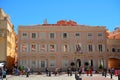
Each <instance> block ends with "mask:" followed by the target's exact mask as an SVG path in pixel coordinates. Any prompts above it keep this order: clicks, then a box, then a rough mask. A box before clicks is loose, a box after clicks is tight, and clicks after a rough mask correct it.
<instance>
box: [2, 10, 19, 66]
mask: <svg viewBox="0 0 120 80" xmlns="http://www.w3.org/2000/svg"><path fill="white" fill-rule="evenodd" d="M16 57H17V51H16V33H15V31H14V26H13V24H12V23H11V21H10V19H9V16H8V15H7V14H6V13H4V11H3V10H2V9H1V8H0V62H3V63H6V66H7V68H11V67H12V65H13V64H15V62H16V61H17V59H16Z"/></svg>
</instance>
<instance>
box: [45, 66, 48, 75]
mask: <svg viewBox="0 0 120 80" xmlns="http://www.w3.org/2000/svg"><path fill="white" fill-rule="evenodd" d="M45 72H46V75H47V76H48V68H47V67H46V69H45Z"/></svg>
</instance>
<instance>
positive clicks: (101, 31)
mask: <svg viewBox="0 0 120 80" xmlns="http://www.w3.org/2000/svg"><path fill="white" fill-rule="evenodd" d="M107 36H108V33H107V29H106V27H105V26H88V25H78V24H77V23H76V22H74V21H71V20H70V21H65V20H61V21H58V22H57V23H56V24H48V23H47V21H46V20H45V21H44V24H41V25H30V26H19V28H18V62H19V65H21V66H25V67H27V66H28V67H30V68H32V69H34V70H44V69H45V68H46V67H48V68H49V69H55V68H56V67H58V68H62V70H64V69H66V68H68V67H70V66H72V64H73V67H75V68H79V67H82V66H85V64H86V63H88V64H89V65H88V66H93V68H94V69H99V68H100V67H103V68H108V59H109V56H108V55H109V53H108V51H107Z"/></svg>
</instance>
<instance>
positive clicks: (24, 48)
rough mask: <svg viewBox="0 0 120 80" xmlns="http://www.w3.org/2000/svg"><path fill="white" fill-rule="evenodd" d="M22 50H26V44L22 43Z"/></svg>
mask: <svg viewBox="0 0 120 80" xmlns="http://www.w3.org/2000/svg"><path fill="white" fill-rule="evenodd" d="M22 51H23V52H26V51H27V44H22Z"/></svg>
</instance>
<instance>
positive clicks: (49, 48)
mask: <svg viewBox="0 0 120 80" xmlns="http://www.w3.org/2000/svg"><path fill="white" fill-rule="evenodd" d="M51 45H54V50H53V51H51ZM48 50H49V52H56V44H49V47H48Z"/></svg>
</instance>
